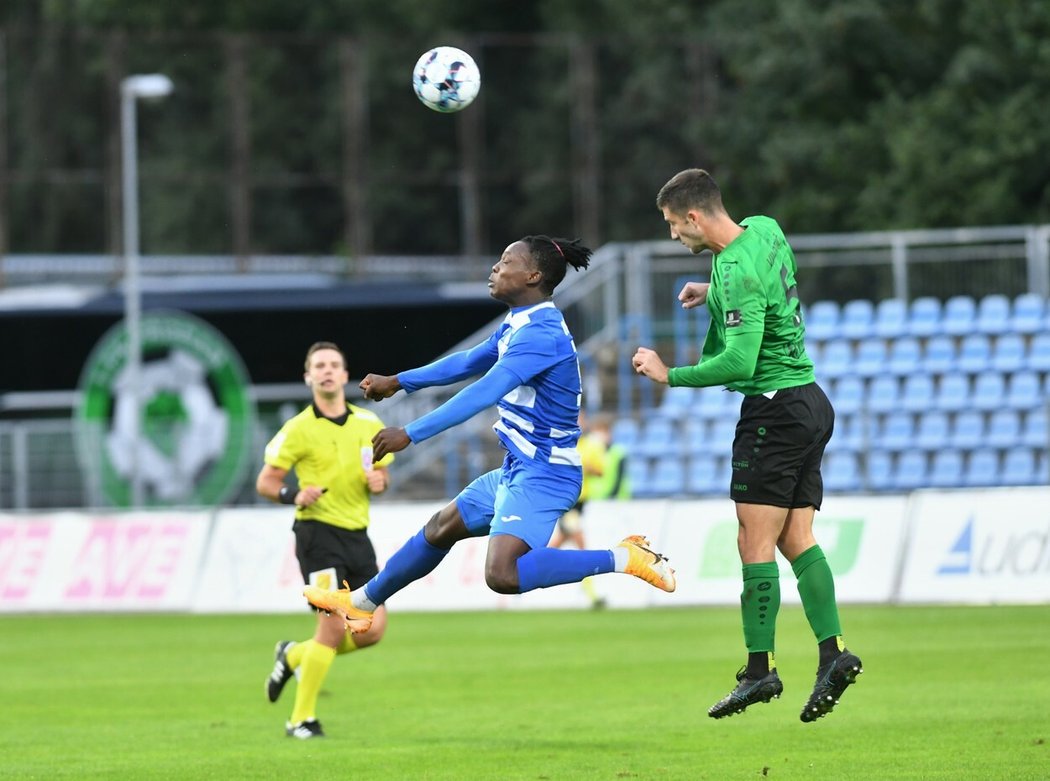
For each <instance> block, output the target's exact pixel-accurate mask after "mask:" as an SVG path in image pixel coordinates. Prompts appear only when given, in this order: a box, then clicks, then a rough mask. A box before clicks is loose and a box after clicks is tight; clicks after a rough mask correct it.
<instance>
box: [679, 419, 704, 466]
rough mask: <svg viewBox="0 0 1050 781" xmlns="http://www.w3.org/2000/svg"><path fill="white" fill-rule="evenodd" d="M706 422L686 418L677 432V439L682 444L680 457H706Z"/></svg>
mask: <svg viewBox="0 0 1050 781" xmlns="http://www.w3.org/2000/svg"><path fill="white" fill-rule="evenodd" d="M709 425H710V424H709V423H708V421H706V420H704V419H703V418H699V417H690V418H686V421H685V424H684V425H682V428H681V430H680V431H679V434H678V436H679V439H680V440H681V442H682V455H683V456H687V457H693V456H696V455H706V454H707V452H708V449H709V447H708V444H707V432H708V431H709V430H710V429H709Z"/></svg>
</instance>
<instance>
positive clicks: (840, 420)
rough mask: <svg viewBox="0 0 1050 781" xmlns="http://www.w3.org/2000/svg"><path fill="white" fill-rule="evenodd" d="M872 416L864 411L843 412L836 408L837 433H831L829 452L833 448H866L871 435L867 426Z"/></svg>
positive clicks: (856, 449) (861, 449) (858, 449)
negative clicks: (854, 412) (856, 412)
mask: <svg viewBox="0 0 1050 781" xmlns="http://www.w3.org/2000/svg"><path fill="white" fill-rule="evenodd" d="M870 419H871V418H870V417H869V416H868V415H866V414H864V413H863V412H861V413H859V414H850V415H847V414H843V413H841V412H839V410H838V409H836V410H835V433H834V434H832V435H831V441H830V442H828V447H827V452H831V451H833V450H853V451H863V450H866V449H867V447H868V444H869V443H870V440H871V438H870V436H869V434H868V432H867V431H866V426H867V423H868V421H869V420H870Z"/></svg>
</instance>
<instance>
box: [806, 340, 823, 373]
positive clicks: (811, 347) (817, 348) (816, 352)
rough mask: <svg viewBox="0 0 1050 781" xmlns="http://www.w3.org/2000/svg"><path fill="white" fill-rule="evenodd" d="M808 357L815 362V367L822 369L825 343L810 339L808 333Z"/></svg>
mask: <svg viewBox="0 0 1050 781" xmlns="http://www.w3.org/2000/svg"><path fill="white" fill-rule="evenodd" d="M806 355H808V356H809V359H810V360H811V361H813V365H814V366H816V367H818V368H819V367H820V362H821V359H822V357H823V356H824V343H823V342H819V341H817V340H816V339H812V338H810V335H809V334H808V333H807V334H806Z"/></svg>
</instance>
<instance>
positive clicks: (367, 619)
mask: <svg viewBox="0 0 1050 781" xmlns="http://www.w3.org/2000/svg"><path fill="white" fill-rule="evenodd" d="M343 586H345V588H341V589H338V590H336V591H331V590H329V589H326V588H318V587H317V586H307V587H306V588H304V589H303V596H304V597H306V601H307V602H309V603H310V604H311V605H313V606H314V607H315V608H317V609H318V610H323V611H324V612H326V613H335V614H336V615H339V616H342V617H343V620H344V621H346V626H347V628H348V629H349V630H350V631H351V632H367V631H368V630H369V629H370V628H371V626H372V614H373V611H371V610H361V609H360V608H357V607H354V603H353V601H352V599H351V596H350V584H349V583H347V582H346V581H345V580H344V581H343Z"/></svg>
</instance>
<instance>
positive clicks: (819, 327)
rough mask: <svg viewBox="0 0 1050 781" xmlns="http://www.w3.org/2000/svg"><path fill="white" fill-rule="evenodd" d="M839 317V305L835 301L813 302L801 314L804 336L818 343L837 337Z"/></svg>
mask: <svg viewBox="0 0 1050 781" xmlns="http://www.w3.org/2000/svg"><path fill="white" fill-rule="evenodd" d="M840 316H841V314H840V310H839V305H838V304H837V303H836V302H835V301H815V302H814V303H813V304H812V306H808V307H806V308H805V311H804V312H803V317H804V318H805V324H806V336H807V337H808V338H810V339H816V340H818V341H819V340H823V339H831V338H833V337H835V336H838V327H839V318H840Z"/></svg>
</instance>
